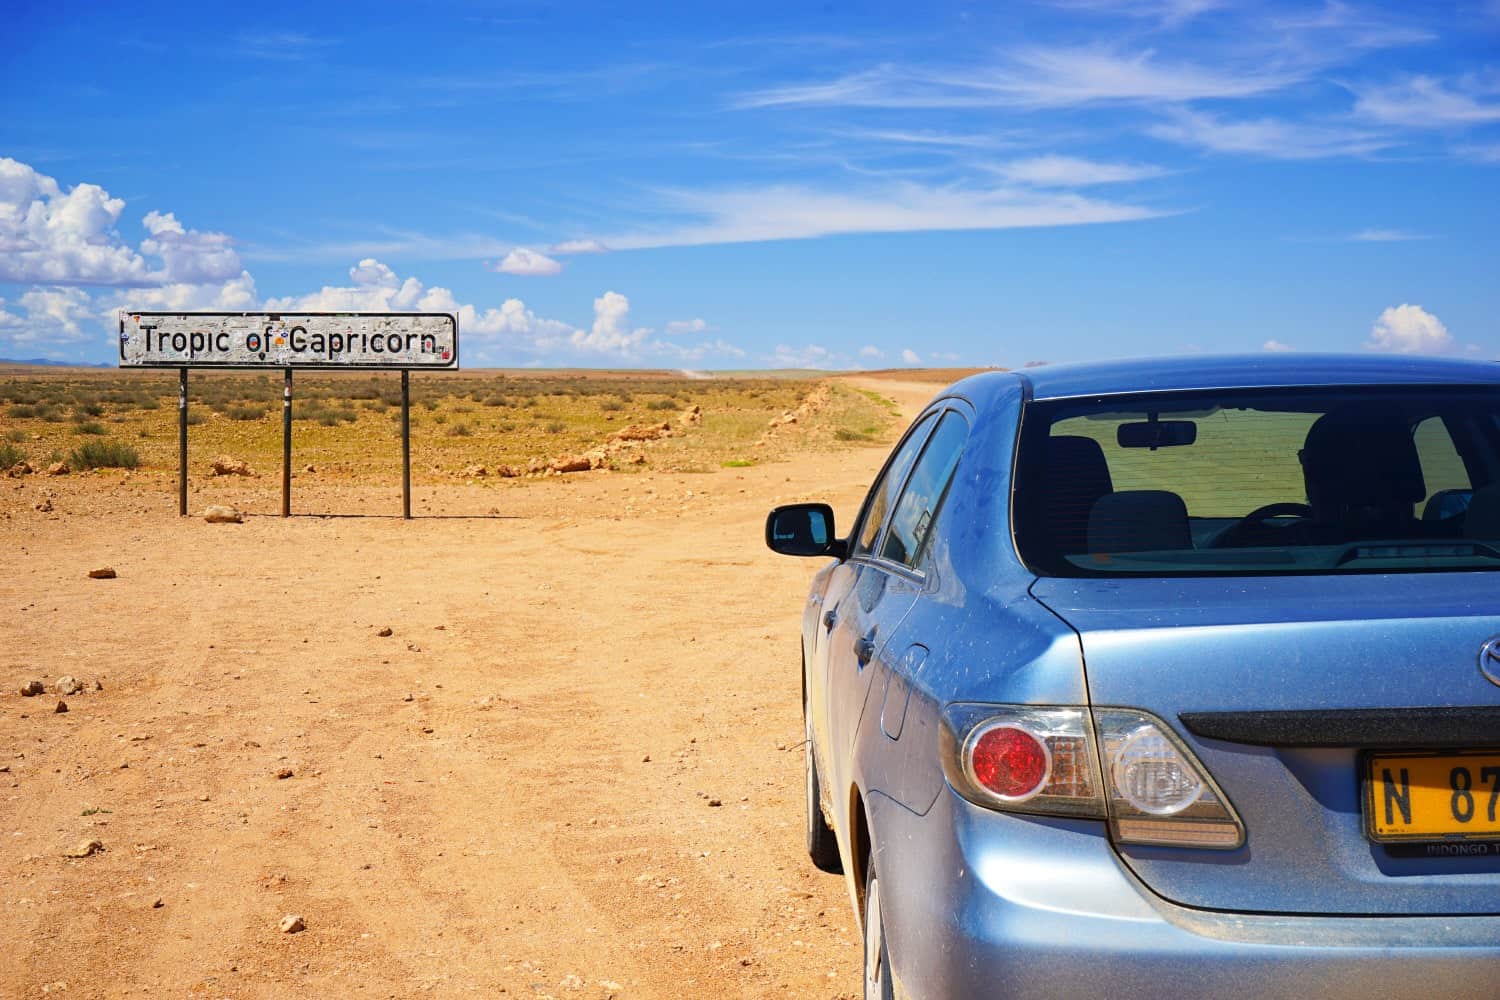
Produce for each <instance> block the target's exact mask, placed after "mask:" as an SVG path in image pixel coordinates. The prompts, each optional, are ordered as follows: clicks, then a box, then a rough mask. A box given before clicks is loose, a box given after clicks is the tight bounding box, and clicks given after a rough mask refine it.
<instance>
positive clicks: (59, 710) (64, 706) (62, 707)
mask: <svg viewBox="0 0 1500 1000" xmlns="http://www.w3.org/2000/svg"><path fill="white" fill-rule="evenodd" d="M67 710H68V703H67V702H65V701H59V702H58V703H57V707H56V708H54V709H53V710H52V713H53V714H54V715H62V714H63V713H64V712H66V711H67Z"/></svg>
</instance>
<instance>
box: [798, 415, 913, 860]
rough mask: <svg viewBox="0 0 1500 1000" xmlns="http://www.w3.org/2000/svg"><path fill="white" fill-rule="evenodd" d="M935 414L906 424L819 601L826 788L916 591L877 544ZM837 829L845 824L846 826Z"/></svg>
mask: <svg viewBox="0 0 1500 1000" xmlns="http://www.w3.org/2000/svg"><path fill="white" fill-rule="evenodd" d="M941 412H942V408H941V407H939V408H935V409H933V410H932V411H929V412H928V413H927V414H925V415H924V416H923V417H922V419H921V420H919V421H917V422H916V423H915V424H914V425H913V426H912V429H911V431H909V432H908V434H907V437H906V438H905V440H903V441H902V443H901V445H900V446H899V447H898V448H897V449H896V451H895V452H894V453H893V454H892V456H891V459H890V460H889V461H888V462H887V464H886V468H885V470H884V471H883V472H882V473H881V475H880V478H879V479H878V480H877V481H876V483H875V486H874V487H872V488H871V490H870V494H869V496H868V497H867V498H866V501H865V505H864V508H863V509H862V510H861V513H860V519H859V522H858V524H857V525H856V527H855V532H854V534H853V535H852V536H851V539H850V555H849V558H848V559H847V560H846V561H845V563H844V566H843V567H841V569H843V570H844V577H843V585H844V587H843V589H842V590H841V592H840V593H839V594H838V597H837V600H832V599H831V598H832V588H830V599H829V600H827V601H825V609H826V610H825V612H824V616H823V623H824V626H825V629H826V631H827V640H826V645H827V659H826V663H825V665H824V668H823V669H824V672H823V682H824V698H825V699H826V704H827V705H828V715H827V729H826V733H825V735H824V737H823V738H824V740H825V743H824V745H825V746H826V748H827V750H828V753H827V755H826V758H825V759H826V760H827V761H828V762H829V763H828V769H827V770H826V771H825V772H824V773H826V774H827V775H828V777H829V779H830V780H829V783H828V784H829V788H830V789H846V788H848V787H849V780H850V777H851V774H852V768H851V765H850V760H849V757H850V749H851V747H852V745H853V742H854V734H855V732H856V731H857V730H858V728H859V723H860V719H861V717H862V716H863V714H864V711H865V706H866V702H867V701H868V695H869V690H870V678H871V677H872V676H873V674H874V670H873V669H871V663H872V661H873V660H874V658H875V654H876V653H877V651H878V650H879V649H880V648H881V646H882V644H883V643H884V641H885V639H886V637H888V636H889V634H890V632H891V631H892V630H893V628H894V626H895V625H896V624H897V623H898V622H899V621H900V620H901V617H902V616H903V615H904V614H905V613H906V611H907V610H909V609H910V608H911V605H912V603H913V602H914V601H915V600H916V596H917V594H918V592H919V590H920V580H919V579H918V578H917V577H916V576H915V575H914V574H912V573H911V572H909V570H907V569H905V568H903V567H901V566H900V565H899V564H895V563H892V562H890V561H889V560H882V559H881V558H880V545H881V544H882V542H883V541H884V538H885V531H886V528H887V525H888V521H889V514H890V512H891V511H892V510H893V509H894V508H895V506H896V500H897V498H898V497H899V496H900V495H901V489H902V487H903V486H904V485H905V484H906V480H907V477H908V476H909V474H910V473H911V470H912V467H913V466H914V465H915V464H916V461H917V457H918V455H920V454H921V452H922V448H923V446H924V445H925V444H926V442H927V438H928V436H929V434H930V433H931V432H932V428H933V427H934V426H935V425H936V423H937V420H938V417H939V415H940V413H941ZM847 800H848V796H845V795H837V796H835V801H834V802H833V803H831V804H832V805H833V806H834V808H835V809H836V810H838V811H839V813H840V814H842V812H843V810H844V809H847ZM844 818H845V819H847V817H844ZM839 826H840V828H842V829H844V830H848V829H849V828H850V827H849V826H848V824H847V823H841V824H839Z"/></svg>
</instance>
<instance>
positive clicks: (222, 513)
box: [203, 503, 245, 524]
mask: <svg viewBox="0 0 1500 1000" xmlns="http://www.w3.org/2000/svg"><path fill="white" fill-rule="evenodd" d="M203 520H205V521H207V522H208V523H209V524H244V523H245V515H244V514H241V513H240V512H239V511H237V510H235V509H234V508H233V507H230V506H227V505H226V504H221V503H216V504H214V505H213V506H211V507H208V508H206V509H205V510H204V511H203Z"/></svg>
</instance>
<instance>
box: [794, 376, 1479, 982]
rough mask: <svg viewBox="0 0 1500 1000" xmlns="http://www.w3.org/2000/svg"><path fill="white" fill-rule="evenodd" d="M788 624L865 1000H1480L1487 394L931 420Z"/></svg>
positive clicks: (971, 385)
mask: <svg viewBox="0 0 1500 1000" xmlns="http://www.w3.org/2000/svg"><path fill="white" fill-rule="evenodd" d="M766 540H767V543H768V544H769V545H770V547H771V548H772V549H774V550H776V551H778V552H782V553H785V554H788V555H801V556H813V557H824V558H827V557H832V559H831V560H830V561H828V562H827V563H826V565H824V566H822V567H821V568H820V569H819V571H818V573H817V575H816V576H815V577H814V579H813V584H812V588H811V592H810V593H809V595H808V599H807V604H806V606H805V608H804V613H803V617H802V657H803V706H804V717H805V719H806V729H807V752H806V771H807V846H808V852H809V854H810V855H811V856H812V860H813V862H814V863H815V864H816V865H817V866H818V867H820V868H822V869H824V870H826V871H830V872H840V871H841V872H842V873H843V875H844V879H845V881H846V883H847V885H848V890H849V894H850V899H851V901H852V902H853V904H854V907H855V911H856V914H857V916H858V918H859V920H860V922H861V926H862V927H863V929H864V934H863V937H864V942H865V944H864V970H865V993H866V996H869V997H892V996H910V997H995V996H1067V997H1077V996H1108V997H1110V998H1112V1000H1123V998H1129V997H1150V998H1153V1000H1159V998H1161V997H1171V996H1258V997H1259V996H1275V997H1299V998H1300V997H1358V998H1360V1000H1376V998H1393V997H1414V996H1424V997H1475V998H1481V997H1482V998H1494V997H1500V573H1497V572H1496V571H1497V570H1500V367H1497V366H1496V365H1493V364H1487V363H1478V362H1460V361H1436V360H1419V359H1409V358H1381V357H1377V356H1351V357H1336V356H1329V357H1312V356H1303V357H1292V358H1289V357H1287V356H1285V355H1274V356H1273V355H1265V356H1256V357H1241V358H1210V359H1204V358H1191V359H1182V360H1171V361H1157V362H1144V361H1143V362H1129V363H1119V364H1090V365H1077V366H1057V367H1046V368H1040V369H1031V370H1027V371H1025V372H994V373H987V374H983V375H977V376H974V377H972V378H969V379H965V380H964V381H961V382H959V383H957V384H956V385H953V386H952V387H950V388H948V389H947V390H945V391H943V392H942V393H941V394H940V395H939V396H938V397H937V398H936V399H934V400H933V401H932V402H931V403H930V404H929V405H928V406H927V408H926V409H925V411H924V412H923V413H922V414H921V416H920V417H919V418H918V419H917V421H916V422H915V423H914V424H913V425H912V426H911V428H910V429H909V430H908V431H907V432H906V434H905V436H904V437H903V438H902V440H901V442H900V444H899V445H898V446H897V447H896V449H895V451H894V452H893V453H892V455H891V456H890V458H889V459H888V460H887V462H886V464H885V467H884V469H883V470H882V471H881V473H880V476H879V478H878V479H877V480H876V481H875V484H874V486H873V487H872V488H871V490H870V492H869V495H868V496H867V497H866V499H865V501H864V503H863V505H862V506H861V508H860V510H859V513H858V515H857V516H856V517H855V519H854V522H853V526H852V530H850V531H849V533H848V534H847V535H840V534H839V533H838V532H837V531H836V529H835V527H834V519H833V511H832V510H831V509H830V508H829V507H828V506H826V505H823V504H795V505H790V506H786V507H780V508H777V509H776V510H774V511H773V512H772V513H771V515H770V517H769V518H768V519H767V524H766Z"/></svg>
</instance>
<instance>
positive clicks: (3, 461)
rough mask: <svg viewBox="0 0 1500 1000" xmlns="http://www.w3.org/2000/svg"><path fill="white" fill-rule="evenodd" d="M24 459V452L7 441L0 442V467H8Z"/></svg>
mask: <svg viewBox="0 0 1500 1000" xmlns="http://www.w3.org/2000/svg"><path fill="white" fill-rule="evenodd" d="M24 461H26V453H25V452H24V451H22V450H21V449H20V448H17V447H16V446H15V445H13V444H11V443H10V442H9V441H7V442H5V443H4V444H0V468H3V469H8V468H10V467H11V466H12V465H15V464H16V463H17V462H24Z"/></svg>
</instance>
